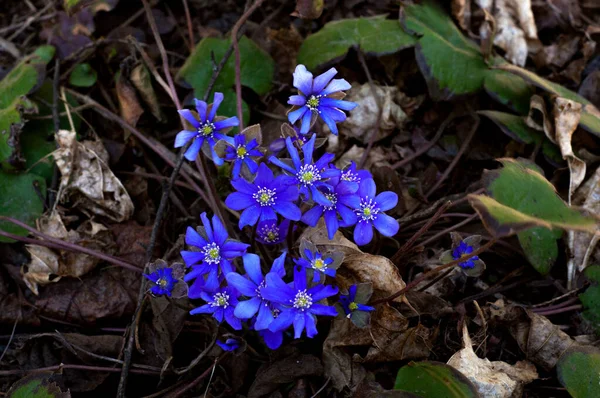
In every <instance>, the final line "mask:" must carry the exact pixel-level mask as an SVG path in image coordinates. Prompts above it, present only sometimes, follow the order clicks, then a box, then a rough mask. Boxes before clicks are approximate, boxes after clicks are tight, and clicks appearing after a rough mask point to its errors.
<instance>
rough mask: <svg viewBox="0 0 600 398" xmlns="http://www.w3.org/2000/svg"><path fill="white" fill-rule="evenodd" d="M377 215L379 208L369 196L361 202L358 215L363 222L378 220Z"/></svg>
mask: <svg viewBox="0 0 600 398" xmlns="http://www.w3.org/2000/svg"><path fill="white" fill-rule="evenodd" d="M377 213H379V208H378V207H377V203H376V202H374V201H373V199H370V198H369V197H368V196H367V197H365V198H364V199H361V200H360V208H358V209H357V210H356V215H357V216H359V217H360V218H361V220H362V221H373V220H374V219H375V218H376V216H377ZM359 221H360V220H359Z"/></svg>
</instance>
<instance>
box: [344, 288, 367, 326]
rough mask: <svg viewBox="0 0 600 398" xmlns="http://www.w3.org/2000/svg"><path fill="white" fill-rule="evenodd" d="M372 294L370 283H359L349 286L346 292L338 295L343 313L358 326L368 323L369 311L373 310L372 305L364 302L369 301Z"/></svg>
mask: <svg viewBox="0 0 600 398" xmlns="http://www.w3.org/2000/svg"><path fill="white" fill-rule="evenodd" d="M372 294H373V288H372V286H371V284H370V283H361V284H358V285H352V286H350V288H349V289H348V294H345V295H344V294H342V295H340V304H341V306H342V309H343V311H344V315H345V316H346V318H348V319H350V320H352V322H353V323H354V324H356V325H357V326H359V327H365V326H367V325H368V324H369V322H368V321H369V312H372V311H374V310H375V308H374V307H371V306H368V305H365V304H364V303H366V302H368V301H369V299H370V298H371V295H372Z"/></svg>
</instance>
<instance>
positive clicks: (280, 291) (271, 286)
mask: <svg viewBox="0 0 600 398" xmlns="http://www.w3.org/2000/svg"><path fill="white" fill-rule="evenodd" d="M265 280H266V281H267V287H265V288H263V289H262V290H261V291H260V293H261V295H262V297H263V298H264V299H266V300H269V301H273V302H276V303H280V304H289V303H290V300H292V299H293V298H294V297H295V296H296V292H295V290H294V289H292V288H291V287H290V286H288V285H287V284H286V283H285V282H284V281H283V280H282V279H281V277H280V276H279V275H277V274H276V273H274V272H270V273H268V274H267V276H266V277H265Z"/></svg>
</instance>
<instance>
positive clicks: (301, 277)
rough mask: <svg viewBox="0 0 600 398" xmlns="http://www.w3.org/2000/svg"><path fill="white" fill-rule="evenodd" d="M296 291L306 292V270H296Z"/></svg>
mask: <svg viewBox="0 0 600 398" xmlns="http://www.w3.org/2000/svg"><path fill="white" fill-rule="evenodd" d="M294 289H295V290H296V291H300V290H306V270H305V269H304V268H299V267H296V268H294ZM315 301H318V300H315Z"/></svg>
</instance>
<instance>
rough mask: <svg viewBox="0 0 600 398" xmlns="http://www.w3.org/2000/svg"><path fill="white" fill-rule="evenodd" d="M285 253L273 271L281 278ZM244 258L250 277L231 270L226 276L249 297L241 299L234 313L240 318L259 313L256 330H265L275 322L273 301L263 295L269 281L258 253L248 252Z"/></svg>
mask: <svg viewBox="0 0 600 398" xmlns="http://www.w3.org/2000/svg"><path fill="white" fill-rule="evenodd" d="M285 255H286V253H285V252H284V253H283V254H282V255H281V256H279V257H278V258H277V259H275V261H274V262H273V265H272V266H271V271H270V272H271V273H274V274H276V275H278V276H279V277H280V278H282V277H284V276H285V269H284V267H283V266H284V263H285ZM242 260H243V261H244V269H245V270H246V273H247V274H248V278H246V277H243V276H242V275H240V274H238V273H237V272H230V273H229V274H227V275H226V276H225V278H226V279H227V282H228V283H229V285H230V286H233V287H234V288H235V289H236V290H237V291H239V292H240V293H241V294H242V295H244V296H246V297H248V298H249V300H246V301H240V302H238V304H237V305H236V307H235V311H234V313H233V314H234V315H235V316H236V317H238V318H240V319H250V318H252V317H254V316H255V315H257V313H258V315H257V317H256V322H255V324H254V329H255V330H263V329H266V328H268V327H269V325H270V324H271V322H273V314H272V312H271V310H272V306H271V303H270V302H269V301H268V300H266V299H265V298H264V297H263V296H262V291H263V290H264V289H265V287H266V286H267V282H266V281H265V278H264V276H263V274H262V271H261V269H260V258H259V257H258V256H257V255H256V254H246V255H245V256H244V257H243V258H242Z"/></svg>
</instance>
